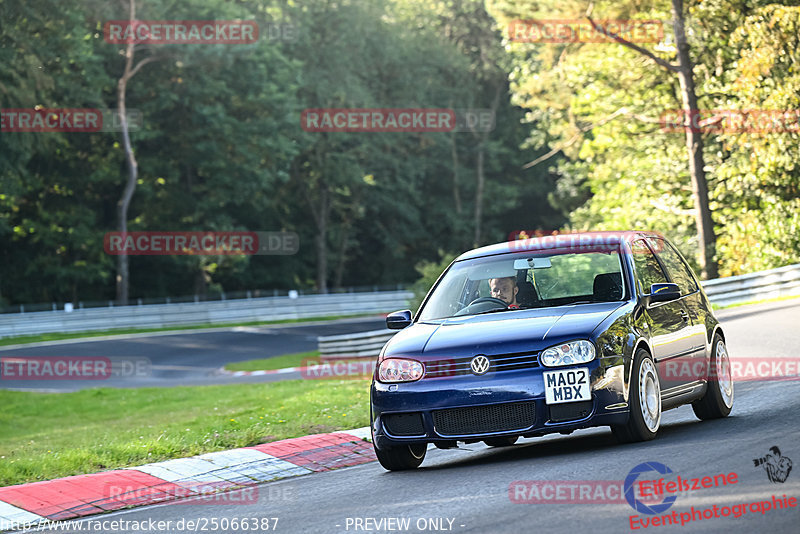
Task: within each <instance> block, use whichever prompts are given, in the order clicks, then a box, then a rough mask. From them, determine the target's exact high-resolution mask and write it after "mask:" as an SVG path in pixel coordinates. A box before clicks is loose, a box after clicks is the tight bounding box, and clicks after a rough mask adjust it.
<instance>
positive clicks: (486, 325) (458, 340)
mask: <svg viewBox="0 0 800 534" xmlns="http://www.w3.org/2000/svg"><path fill="white" fill-rule="evenodd" d="M623 304H624V302H600V303H595V304H579V305H572V306H558V307H555V308H538V309H531V310H518V311H507V312H499V313H492V314H485V315H469V316H464V317H451V318H448V319H442V320H437V321H435V322H425V323H415V324H413V325H411V326H409V327H407V328H405V329H404V330H401V331H400V332H398V333H397V335H395V337H394V338H392V340H391V341H390V342H389V343H388V344H387V346H386V352H385V356H400V355H417V356H430V357H434V356H436V357H438V356H448V357H453V356H459V355H471V354H479V353H484V354H503V353H509V352H525V351H534V350H542V349H544V348H546V347H549V346H551V345H553V344H556V343H559V342H561V341H565V340H567V339H570V338H577V337H583V338H585V337H588V336H589V335H590V334H591V333H592V331H593V330H595V329H596V328H597V327H598V326H599V325H600V323H601V322H602V321H603V320H604V319H605V318H606V317H608V316H609V315H610V314H611V313H612V312H614V310H616V309H617V308H619V307H620V306H622V305H623Z"/></svg>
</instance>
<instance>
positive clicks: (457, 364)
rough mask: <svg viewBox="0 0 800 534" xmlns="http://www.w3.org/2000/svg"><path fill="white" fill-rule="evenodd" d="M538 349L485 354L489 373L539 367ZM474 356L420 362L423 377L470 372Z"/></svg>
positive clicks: (457, 374)
mask: <svg viewBox="0 0 800 534" xmlns="http://www.w3.org/2000/svg"><path fill="white" fill-rule="evenodd" d="M538 354H539V351H528V352H509V353H506V354H495V355H491V354H487V355H486V357H487V358H489V362H490V365H489V371H488V372H489V373H496V372H499V371H518V370H520V369H533V368H535V367H539V358H538ZM472 358H474V356H467V357H465V358H445V359H440V360H430V361H427V362H422V363H423V364H424V365H425V376H424V377H423V379H425V378H442V377H446V376H460V375H469V374H472V370H471V369H470V367H469V364H470V362H471V361H472Z"/></svg>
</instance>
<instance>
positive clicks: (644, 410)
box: [611, 349, 661, 443]
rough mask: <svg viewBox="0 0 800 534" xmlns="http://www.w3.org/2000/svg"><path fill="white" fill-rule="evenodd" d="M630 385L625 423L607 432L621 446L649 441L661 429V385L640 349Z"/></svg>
mask: <svg viewBox="0 0 800 534" xmlns="http://www.w3.org/2000/svg"><path fill="white" fill-rule="evenodd" d="M630 384H631V385H630V391H629V394H628V409H629V410H630V415H629V416H628V422H627V423H626V424H624V425H614V426H612V427H611V431H612V432H613V433H614V437H616V438H617V440H618V441H620V442H622V443H631V442H636V441H648V440H651V439H653V438H654V437H656V434H657V433H658V428H659V427H660V426H661V382H660V381H659V380H658V371H656V365H655V364H654V363H653V358H652V357H651V356H650V354H649V353H648V352H647V351H646V350H644V349H639V350H637V351H636V357H635V358H634V359H633V365H632V366H631V381H630Z"/></svg>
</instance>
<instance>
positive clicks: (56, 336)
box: [0, 314, 375, 346]
mask: <svg viewBox="0 0 800 534" xmlns="http://www.w3.org/2000/svg"><path fill="white" fill-rule="evenodd" d="M373 315H375V314H358V315H328V316H324V317H304V318H302V319H281V320H279V321H250V322H244V323H204V324H195V325H185V326H166V327H162V328H118V329H113V330H92V331H90V332H69V333H61V332H52V333H47V334H37V335H32V336H13V337H6V338H2V339H0V346H5V345H17V344H24V343H38V342H41V341H59V340H62V339H78V338H84V337H100V336H114V335H124V334H146V333H150V332H174V331H180V330H199V329H203V328H233V327H235V326H262V325H271V324H287V323H307V322H311V321H333V320H336V319H356V318H358V317H371V316H373Z"/></svg>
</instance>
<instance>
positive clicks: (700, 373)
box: [649, 238, 707, 383]
mask: <svg viewBox="0 0 800 534" xmlns="http://www.w3.org/2000/svg"><path fill="white" fill-rule="evenodd" d="M649 240H650V243H651V246H652V248H653V249H654V250H655V252H656V257H658V259H659V261H660V262H661V265H662V266H663V267H664V270H665V271H666V274H667V278H669V279H670V281H671V282H672V283H673V284H678V288H679V289H680V290H681V298H680V300H681V302H683V305H684V306H685V307H686V311H687V312H688V314H689V320H690V322H691V325H690V327H689V329H688V331H687V333H688V335H689V338H688V339H689V341H690V345H691V348H692V351H693V352H692V354H691V356H690V357H689V358H682V361H684V362H687V363H688V364H689V366H688V367H686V366H682V367H681V369H680V370H679V372H678V374H677V376H678V377H679V378H680V379H681V380H682V381H683V382H684V383H685V382H693V381H695V380H701V379H705V377H706V374H705V373H706V363H707V362H706V326H705V324H706V313H707V310H706V309H705V305H704V304H703V300H702V297H701V295H700V288H699V286H698V284H697V281H696V279H695V277H694V276H692V273H691V272H690V271H689V266H688V265H686V262H685V261H683V258H681V257H680V254H678V252H677V251H676V250H675V248H674V247H673V246H672V245H671V244H670V243H669V242H667V241H666V240H664V239H660V238H650V239H649Z"/></svg>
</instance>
